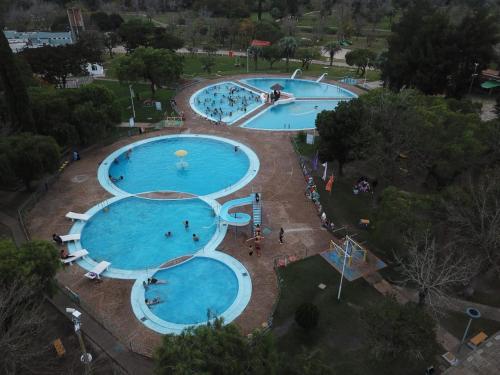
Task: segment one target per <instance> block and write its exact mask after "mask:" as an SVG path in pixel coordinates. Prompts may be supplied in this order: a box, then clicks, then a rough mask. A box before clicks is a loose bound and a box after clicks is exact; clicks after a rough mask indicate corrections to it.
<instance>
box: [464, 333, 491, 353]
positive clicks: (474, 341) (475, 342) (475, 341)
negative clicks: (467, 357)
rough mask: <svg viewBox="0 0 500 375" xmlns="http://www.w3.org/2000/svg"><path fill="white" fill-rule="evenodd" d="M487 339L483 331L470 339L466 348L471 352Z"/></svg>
mask: <svg viewBox="0 0 500 375" xmlns="http://www.w3.org/2000/svg"><path fill="white" fill-rule="evenodd" d="M487 338H488V335H487V334H486V333H484V332H483V331H481V332H479V333H478V334H477V335H476V336H474V337H473V338H471V339H470V340H469V342H468V343H467V346H468V347H469V348H471V349H472V350H474V349H477V347H478V346H479V345H481V344H482V343H483V342H484V341H485V340H486V339H487Z"/></svg>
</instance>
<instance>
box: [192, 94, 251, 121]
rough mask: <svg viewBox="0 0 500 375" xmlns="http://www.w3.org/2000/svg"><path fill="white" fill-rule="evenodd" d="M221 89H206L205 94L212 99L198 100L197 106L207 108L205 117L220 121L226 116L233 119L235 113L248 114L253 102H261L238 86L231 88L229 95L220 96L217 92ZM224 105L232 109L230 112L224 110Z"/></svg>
mask: <svg viewBox="0 0 500 375" xmlns="http://www.w3.org/2000/svg"><path fill="white" fill-rule="evenodd" d="M219 89H220V86H212V87H208V88H206V89H205V93H208V94H210V96H211V97H209V98H205V99H203V100H200V98H196V104H197V105H204V106H205V115H207V116H210V117H212V118H217V119H219V121H221V120H222V118H223V117H226V116H228V117H232V116H233V114H234V112H237V111H241V112H246V111H247V109H248V106H249V105H251V103H252V102H255V103H258V102H259V101H260V98H259V97H258V96H257V95H255V94H253V93H250V92H248V91H246V90H244V89H243V88H241V87H238V86H235V87H231V88H230V89H229V93H228V94H227V95H226V94H222V95H221V94H220V93H219V94H218V93H217V92H218V91H219ZM217 104H219V107H218V108H217V107H216V105H217ZM224 105H228V106H229V107H231V108H230V109H229V110H223V109H222V107H223V106H224ZM214 107H215V108H214ZM233 108H234V109H233Z"/></svg>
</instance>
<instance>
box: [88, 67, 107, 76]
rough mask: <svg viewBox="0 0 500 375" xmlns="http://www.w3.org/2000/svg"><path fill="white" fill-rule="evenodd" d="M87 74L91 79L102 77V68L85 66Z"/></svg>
mask: <svg viewBox="0 0 500 375" xmlns="http://www.w3.org/2000/svg"><path fill="white" fill-rule="evenodd" d="M87 72H88V73H89V75H90V76H92V77H104V76H105V75H104V67H103V66H102V65H99V64H87Z"/></svg>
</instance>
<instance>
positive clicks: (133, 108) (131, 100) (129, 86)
mask: <svg viewBox="0 0 500 375" xmlns="http://www.w3.org/2000/svg"><path fill="white" fill-rule="evenodd" d="M128 89H129V91H130V103H132V113H133V116H134V120H135V107H134V90H132V85H128Z"/></svg>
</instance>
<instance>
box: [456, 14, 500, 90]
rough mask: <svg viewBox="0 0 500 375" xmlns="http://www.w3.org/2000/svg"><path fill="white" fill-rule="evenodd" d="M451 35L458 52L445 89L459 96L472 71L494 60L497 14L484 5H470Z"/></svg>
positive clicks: (499, 30) (499, 36) (499, 32)
mask: <svg viewBox="0 0 500 375" xmlns="http://www.w3.org/2000/svg"><path fill="white" fill-rule="evenodd" d="M453 39H454V40H455V43H456V46H457V49H458V51H459V53H457V54H456V61H455V68H454V72H453V73H452V75H451V82H450V84H449V86H448V89H447V93H448V94H449V95H450V96H455V97H461V96H462V95H463V94H465V93H466V92H467V90H468V88H469V85H470V84H471V80H472V79H473V74H474V73H477V72H481V70H483V69H486V68H487V67H488V66H489V64H490V62H492V61H495V58H496V53H495V49H494V46H495V45H497V44H498V43H499V42H500V27H499V25H498V14H495V11H491V10H489V9H488V8H487V7H486V6H479V7H475V8H473V9H471V10H470V11H469V12H468V13H467V14H466V16H465V17H464V18H463V19H462V21H461V22H460V24H459V25H457V26H456V29H455V30H454V35H453ZM476 63H477V64H478V66H477V68H476V67H475V64H476Z"/></svg>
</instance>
